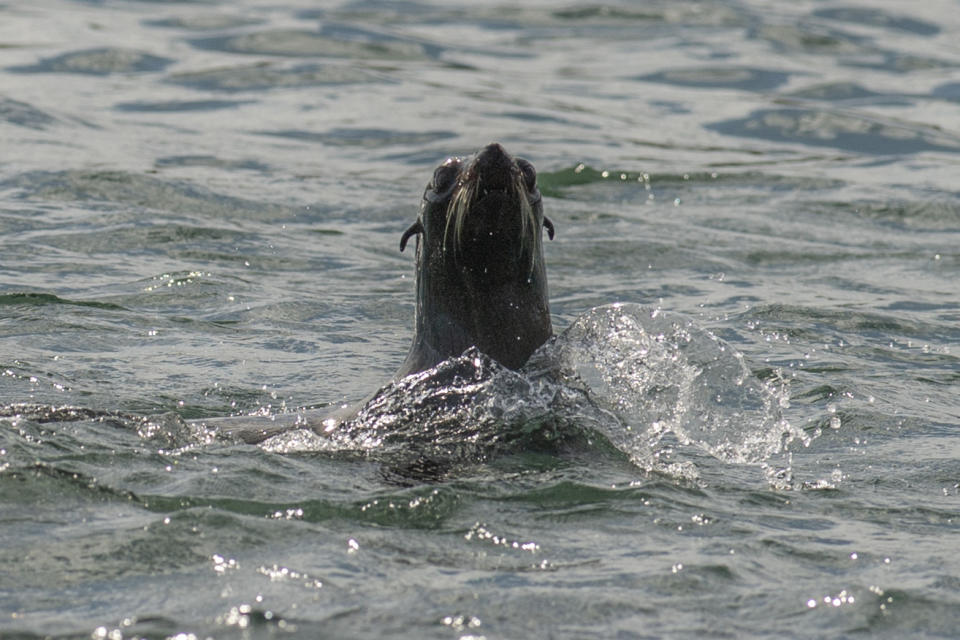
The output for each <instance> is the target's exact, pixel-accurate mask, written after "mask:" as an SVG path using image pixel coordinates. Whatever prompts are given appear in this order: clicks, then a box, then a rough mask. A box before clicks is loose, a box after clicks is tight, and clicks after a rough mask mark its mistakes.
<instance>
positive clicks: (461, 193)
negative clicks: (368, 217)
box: [397, 143, 553, 378]
mask: <svg viewBox="0 0 960 640" xmlns="http://www.w3.org/2000/svg"><path fill="white" fill-rule="evenodd" d="M544 226H546V227H547V230H548V232H549V235H550V237H551V238H552V237H553V224H552V223H551V222H550V221H549V220H548V219H546V218H545V217H544V215H543V202H542V199H541V197H540V191H539V189H538V188H537V183H536V171H535V169H534V168H533V165H531V164H530V163H529V162H527V161H526V160H523V159H519V158H513V157H512V156H511V155H510V154H508V153H507V152H506V151H505V150H504V148H503V147H502V146H500V145H499V144H497V143H493V144H490V145H488V146H486V147H484V148H483V149H481V150H480V151H479V152H477V154H476V155H475V156H473V157H472V158H469V159H463V158H449V159H447V160H446V161H445V162H444V163H442V164H441V165H440V166H439V167H437V169H436V170H435V171H434V174H433V178H432V179H431V181H430V183H429V184H428V185H427V187H426V189H425V190H424V194H423V200H422V203H421V205H420V213H419V215H418V217H417V221H416V222H415V223H414V224H413V225H412V226H411V227H410V228H409V229H408V230H407V232H406V233H405V234H404V235H403V238H402V239H401V243H400V248H401V250H403V249H404V247H405V246H406V243H407V241H408V240H409V238H410V237H411V236H412V235H416V236H417V249H416V289H417V306H416V312H415V322H414V324H415V332H414V336H413V344H412V345H411V347H410V352H409V354H408V355H407V359H406V361H405V362H404V363H403V366H401V367H400V370H399V371H398V372H397V378H400V377H402V376H406V375H408V374H411V373H416V372H418V371H422V370H424V369H428V368H430V367H432V366H434V365H436V364H438V363H439V362H441V361H443V360H445V359H447V358H449V357H452V356H458V355H460V354H461V353H463V351H464V350H466V349H467V348H468V347H471V346H474V347H476V348H478V349H479V350H480V351H481V352H483V353H485V354H486V355H488V356H490V357H491V358H493V359H494V360H496V361H498V362H499V363H500V364H502V365H504V366H506V367H509V368H512V369H516V368H519V367H521V366H522V365H523V364H524V363H525V362H526V361H527V359H528V358H529V357H530V354H532V353H533V352H534V351H535V350H536V349H537V347H539V346H540V345H542V344H543V343H544V342H545V341H546V340H547V339H548V338H549V337H550V336H551V335H552V333H553V329H552V326H551V322H550V305H549V303H548V300H547V274H546V269H545V267H544V259H543V242H542V228H543V227H544Z"/></svg>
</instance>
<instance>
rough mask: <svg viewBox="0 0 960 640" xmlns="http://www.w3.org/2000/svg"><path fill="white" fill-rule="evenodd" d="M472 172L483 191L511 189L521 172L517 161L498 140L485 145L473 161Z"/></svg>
mask: <svg viewBox="0 0 960 640" xmlns="http://www.w3.org/2000/svg"><path fill="white" fill-rule="evenodd" d="M470 169H471V173H472V174H474V176H476V179H477V184H478V186H479V187H480V188H481V189H482V191H481V193H482V192H489V191H509V190H511V189H512V186H513V184H514V182H515V180H516V175H518V174H519V169H518V168H517V163H516V162H515V161H514V159H513V157H512V156H511V155H510V154H509V153H507V151H506V149H504V148H503V147H502V146H500V144H499V143H498V142H492V143H490V144H488V145H487V146H486V147H484V148H483V149H482V150H481V151H480V152H479V153H478V154H477V157H476V158H475V159H474V161H473V165H472V166H471V168H470Z"/></svg>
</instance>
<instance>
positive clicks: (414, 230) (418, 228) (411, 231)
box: [400, 220, 553, 251]
mask: <svg viewBox="0 0 960 640" xmlns="http://www.w3.org/2000/svg"><path fill="white" fill-rule="evenodd" d="M550 228H551V229H553V225H552V224H551V225H550ZM418 233H423V225H422V224H420V220H417V221H416V222H414V223H413V224H412V225H410V228H408V229H407V230H406V231H404V232H403V235H402V236H400V251H403V250H404V249H406V248H407V240H409V239H410V236H415V235H417V234H418ZM550 238H553V232H552V231H551V233H550Z"/></svg>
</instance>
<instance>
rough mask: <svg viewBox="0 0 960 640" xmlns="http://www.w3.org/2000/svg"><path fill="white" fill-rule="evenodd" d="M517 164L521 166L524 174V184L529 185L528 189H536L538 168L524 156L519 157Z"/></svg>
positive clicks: (521, 171) (521, 172)
mask: <svg viewBox="0 0 960 640" xmlns="http://www.w3.org/2000/svg"><path fill="white" fill-rule="evenodd" d="M517 166H518V167H520V174H521V175H522V176H523V184H524V185H525V186H526V187H527V191H535V190H536V188H537V170H536V169H534V168H533V165H532V164H530V163H529V162H527V161H526V160H524V159H523V158H517Z"/></svg>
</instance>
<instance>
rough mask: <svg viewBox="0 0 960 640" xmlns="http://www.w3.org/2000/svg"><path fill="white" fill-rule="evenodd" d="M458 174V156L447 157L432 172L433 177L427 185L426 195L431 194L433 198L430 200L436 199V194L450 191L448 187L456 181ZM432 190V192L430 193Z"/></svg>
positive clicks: (442, 194)
mask: <svg viewBox="0 0 960 640" xmlns="http://www.w3.org/2000/svg"><path fill="white" fill-rule="evenodd" d="M459 174H460V158H447V160H446V161H445V162H444V163H443V164H441V165H440V166H439V167H437V168H436V170H435V171H434V172H433V179H431V180H430V184H429V185H428V186H427V197H428V198H429V196H430V195H433V198H429V199H430V200H436V199H437V196H445V195H447V193H448V192H449V191H450V188H451V187H453V185H454V184H455V183H456V181H457V176H458V175H459ZM430 192H432V194H431V193H430Z"/></svg>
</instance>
